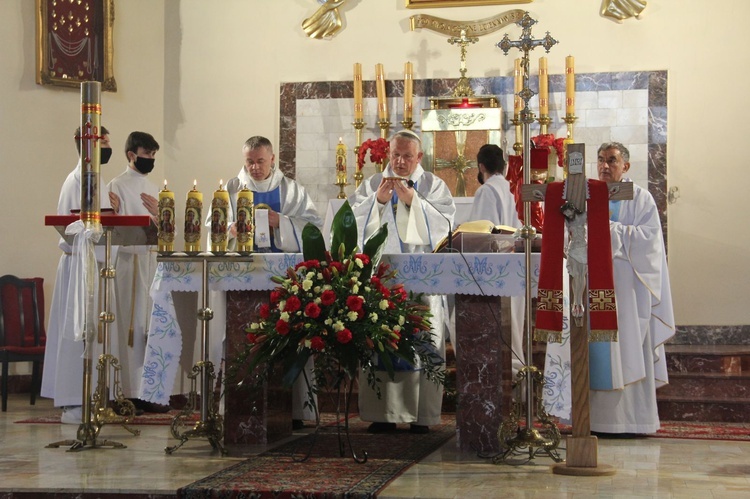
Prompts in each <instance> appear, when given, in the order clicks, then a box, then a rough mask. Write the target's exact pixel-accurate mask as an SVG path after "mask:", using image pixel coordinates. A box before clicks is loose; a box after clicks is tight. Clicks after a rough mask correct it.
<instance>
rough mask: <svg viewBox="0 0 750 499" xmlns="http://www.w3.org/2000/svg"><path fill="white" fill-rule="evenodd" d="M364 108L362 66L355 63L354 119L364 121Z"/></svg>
mask: <svg viewBox="0 0 750 499" xmlns="http://www.w3.org/2000/svg"><path fill="white" fill-rule="evenodd" d="M364 115H365V113H364V108H363V107H362V64H360V63H358V62H355V63H354V119H355V120H362V119H364Z"/></svg>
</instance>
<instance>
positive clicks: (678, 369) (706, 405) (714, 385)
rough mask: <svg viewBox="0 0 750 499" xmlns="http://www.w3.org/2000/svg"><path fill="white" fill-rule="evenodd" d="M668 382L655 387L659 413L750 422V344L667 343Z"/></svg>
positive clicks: (679, 417)
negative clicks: (658, 387) (665, 384)
mask: <svg viewBox="0 0 750 499" xmlns="http://www.w3.org/2000/svg"><path fill="white" fill-rule="evenodd" d="M666 352H667V369H668V371H669V384H668V385H667V386H664V387H662V388H660V389H659V390H657V392H656V398H657V403H658V405H659V417H660V418H661V419H663V420H673V421H701V422H711V421H723V422H750V345H667V346H666Z"/></svg>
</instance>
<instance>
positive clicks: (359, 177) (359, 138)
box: [352, 120, 365, 189]
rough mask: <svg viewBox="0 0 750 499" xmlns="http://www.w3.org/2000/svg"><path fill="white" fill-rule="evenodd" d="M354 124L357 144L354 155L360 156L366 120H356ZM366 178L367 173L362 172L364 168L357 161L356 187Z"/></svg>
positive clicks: (355, 171)
mask: <svg viewBox="0 0 750 499" xmlns="http://www.w3.org/2000/svg"><path fill="white" fill-rule="evenodd" d="M352 126H354V136H355V139H354V143H355V144H356V146H354V157H355V158H359V148H360V147H362V129H363V128H364V127H365V122H364V121H363V120H354V123H352ZM364 178H365V175H364V174H363V173H362V168H361V167H360V165H359V162H357V166H356V167H355V169H354V188H355V189H358V188H359V184H361V183H362V180H364Z"/></svg>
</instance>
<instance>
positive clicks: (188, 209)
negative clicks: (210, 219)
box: [185, 180, 203, 253]
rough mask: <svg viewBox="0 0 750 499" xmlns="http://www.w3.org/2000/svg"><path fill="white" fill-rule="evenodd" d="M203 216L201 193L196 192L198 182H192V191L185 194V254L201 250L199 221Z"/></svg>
mask: <svg viewBox="0 0 750 499" xmlns="http://www.w3.org/2000/svg"><path fill="white" fill-rule="evenodd" d="M202 216H203V193H201V192H200V191H199V190H198V181H197V180H194V181H193V189H192V190H191V191H188V193H187V202H186V204H185V253H197V252H199V251H200V250H201V220H202V219H203V218H202Z"/></svg>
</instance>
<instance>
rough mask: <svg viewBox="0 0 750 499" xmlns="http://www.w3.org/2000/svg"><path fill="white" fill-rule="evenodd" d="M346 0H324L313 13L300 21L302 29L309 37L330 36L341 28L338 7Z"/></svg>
mask: <svg viewBox="0 0 750 499" xmlns="http://www.w3.org/2000/svg"><path fill="white" fill-rule="evenodd" d="M345 2H346V0H326V1H325V3H323V1H322V0H320V3H322V5H321V6H320V7H319V8H318V10H316V11H315V13H314V14H313V15H312V16H310V17H308V18H307V19H305V20H304V21H302V29H303V30H304V32H305V34H306V35H307V36H309V37H310V38H318V39H321V38H330V37H332V36H334V35H336V33H338V32H339V31H340V30H341V14H339V9H338V8H339V7H341V6H342V5H344V3H345Z"/></svg>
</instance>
